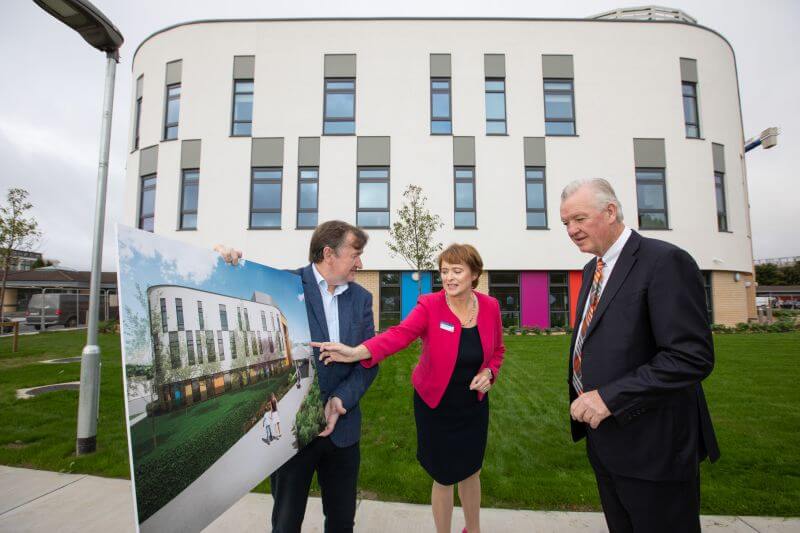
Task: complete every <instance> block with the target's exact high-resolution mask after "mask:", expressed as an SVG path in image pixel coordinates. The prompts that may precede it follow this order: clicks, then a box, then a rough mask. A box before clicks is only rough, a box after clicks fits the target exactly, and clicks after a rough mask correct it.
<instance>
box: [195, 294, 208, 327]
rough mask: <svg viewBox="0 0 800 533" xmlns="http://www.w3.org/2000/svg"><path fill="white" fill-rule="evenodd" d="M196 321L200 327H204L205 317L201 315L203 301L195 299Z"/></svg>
mask: <svg viewBox="0 0 800 533" xmlns="http://www.w3.org/2000/svg"><path fill="white" fill-rule="evenodd" d="M197 323H198V325H199V326H200V329H206V325H205V319H204V317H203V302H201V301H200V300H197Z"/></svg>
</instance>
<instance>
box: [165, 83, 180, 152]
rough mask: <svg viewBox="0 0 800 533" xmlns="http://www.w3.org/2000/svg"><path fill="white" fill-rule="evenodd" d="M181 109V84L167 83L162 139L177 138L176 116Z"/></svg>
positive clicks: (177, 116)
mask: <svg viewBox="0 0 800 533" xmlns="http://www.w3.org/2000/svg"><path fill="white" fill-rule="evenodd" d="M180 111H181V84H180V83H175V84H173V85H167V109H166V111H165V113H164V140H165V141H168V140H170V139H177V138H178V118H179V115H180Z"/></svg>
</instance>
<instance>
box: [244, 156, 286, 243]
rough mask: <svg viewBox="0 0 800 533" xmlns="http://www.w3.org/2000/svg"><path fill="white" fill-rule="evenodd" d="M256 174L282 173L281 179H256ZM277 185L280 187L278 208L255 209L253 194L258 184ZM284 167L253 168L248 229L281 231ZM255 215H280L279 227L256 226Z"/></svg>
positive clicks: (251, 170) (251, 169)
mask: <svg viewBox="0 0 800 533" xmlns="http://www.w3.org/2000/svg"><path fill="white" fill-rule="evenodd" d="M256 172H280V174H281V176H280V178H256ZM266 183H277V184H278V185H279V193H278V207H277V208H275V207H269V208H266V207H262V208H258V209H253V199H254V195H253V192H254V190H255V186H256V184H266ZM282 207H283V167H251V168H250V212H249V213H248V220H247V222H248V227H247V229H251V230H279V229H281V226H282V225H283V213H282V211H283V209H282ZM253 213H278V225H277V226H254V225H253Z"/></svg>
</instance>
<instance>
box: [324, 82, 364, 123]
mask: <svg viewBox="0 0 800 533" xmlns="http://www.w3.org/2000/svg"><path fill="white" fill-rule="evenodd" d="M347 81H352V82H353V88H352V89H329V88H328V83H342V82H347ZM329 94H352V95H353V114H352V118H348V117H331V118H328V95H329ZM329 122H352V123H353V131H351V132H330V133H329V132H328V131H327V124H328V123H329ZM355 134H356V78H355V76H353V77H326V78H324V80H323V98H322V135H323V136H328V135H355Z"/></svg>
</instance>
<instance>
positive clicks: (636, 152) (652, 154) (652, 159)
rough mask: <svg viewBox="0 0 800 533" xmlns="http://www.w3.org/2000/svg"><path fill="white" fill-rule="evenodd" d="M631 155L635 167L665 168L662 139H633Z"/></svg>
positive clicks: (665, 158) (665, 161)
mask: <svg viewBox="0 0 800 533" xmlns="http://www.w3.org/2000/svg"><path fill="white" fill-rule="evenodd" d="M633 157H634V160H635V164H636V166H637V167H654V168H665V167H666V166H667V157H666V154H665V151H664V139H634V140H633Z"/></svg>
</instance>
